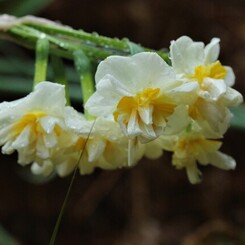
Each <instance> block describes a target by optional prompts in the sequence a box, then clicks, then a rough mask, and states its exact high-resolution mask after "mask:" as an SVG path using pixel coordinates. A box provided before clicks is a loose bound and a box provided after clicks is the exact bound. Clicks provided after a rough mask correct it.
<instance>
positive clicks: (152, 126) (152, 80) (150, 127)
mask: <svg viewBox="0 0 245 245" xmlns="http://www.w3.org/2000/svg"><path fill="white" fill-rule="evenodd" d="M95 80H96V89H97V91H96V92H95V93H94V94H93V95H92V96H91V97H90V99H89V100H88V102H87V103H86V105H85V108H86V109H87V110H88V111H89V113H90V114H92V115H95V116H104V117H110V116H112V115H113V117H114V120H115V121H117V122H118V123H119V124H120V127H121V129H122V130H123V132H124V134H125V135H127V136H128V137H129V138H130V139H133V138H135V137H139V138H140V140H141V142H147V141H149V140H153V139H155V138H157V137H158V136H159V135H161V134H162V133H164V134H173V133H176V132H179V131H180V130H182V129H183V128H184V127H186V125H187V124H188V123H189V120H188V113H187V106H186V105H187V104H189V103H191V102H192V101H193V100H194V98H195V94H196V93H195V90H196V88H197V84H195V83H192V84H184V85H183V84H182V83H181V82H178V81H176V77H175V74H174V72H173V70H172V68H171V67H170V66H168V65H167V63H165V61H164V60H163V59H162V58H161V57H160V56H158V55H157V54H156V53H150V52H143V53H139V54H136V55H134V56H132V57H122V56H110V57H108V58H107V59H105V60H104V61H102V62H101V63H100V64H99V66H98V69H97V72H96V75H95Z"/></svg>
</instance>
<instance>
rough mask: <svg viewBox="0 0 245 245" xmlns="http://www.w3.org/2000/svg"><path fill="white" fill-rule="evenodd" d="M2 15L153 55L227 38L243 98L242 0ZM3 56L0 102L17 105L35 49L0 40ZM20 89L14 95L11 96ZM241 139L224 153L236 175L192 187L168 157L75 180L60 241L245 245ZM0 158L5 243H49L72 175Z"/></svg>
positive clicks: (217, 174) (35, 7)
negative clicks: (184, 40) (175, 44)
mask: <svg viewBox="0 0 245 245" xmlns="http://www.w3.org/2000/svg"><path fill="white" fill-rule="evenodd" d="M0 12H1V13H8V14H13V15H16V16H23V15H26V14H33V15H37V16H40V17H45V18H48V19H51V20H55V21H56V20H58V21H60V22H61V23H63V24H66V25H70V26H72V27H74V28H77V29H83V30H85V31H87V32H94V31H95V32H98V33H99V34H101V35H105V36H109V37H118V38H123V37H127V38H129V39H130V40H131V41H133V42H136V43H141V44H142V45H143V46H145V47H149V48H153V49H161V48H166V47H168V46H169V43H170V41H171V40H172V39H177V38H178V37H179V36H181V35H189V36H190V37H192V38H193V40H195V41H198V40H199V41H203V42H205V43H208V42H209V41H210V39H211V38H212V37H220V38H221V55H220V60H221V62H222V63H223V64H225V65H230V66H232V67H233V68H234V71H235V73H236V76H237V80H236V85H235V88H236V89H238V90H239V91H240V92H241V93H242V94H243V95H245V59H244V57H245V15H244V13H245V1H244V0H232V1H230V0H203V1H201V0H182V1H177V0H123V1H118V0H107V1H99V0H80V1H78V0H76V1H75V0H69V1H65V0H59V1H58V0H22V1H18V0H8V1H7V0H1V1H0ZM0 54H1V56H0V80H1V91H0V96H1V97H0V100H1V101H4V100H13V99H16V98H20V97H21V96H23V95H24V93H25V92H27V91H28V90H29V91H30V89H31V87H32V85H31V80H32V75H33V69H34V64H33V57H34V52H32V51H27V50H25V49H23V48H20V47H18V46H16V45H13V44H11V43H8V42H6V41H1V42H0ZM74 79H76V76H74ZM13 84H16V86H17V85H18V86H19V87H18V86H17V87H18V88H17V90H16V91H13V92H12V93H6V91H7V88H8V86H9V85H11V86H12V87H13ZM75 106H78V105H75ZM244 139H245V132H244V131H242V130H239V129H235V128H231V129H230V130H229V131H228V133H227V134H226V135H225V138H224V140H223V142H224V143H223V146H222V151H223V152H225V153H226V154H230V155H232V156H233V157H234V158H235V159H236V160H237V168H236V170H235V171H229V172H226V171H222V170H219V169H215V168H213V167H205V168H201V170H202V172H203V181H202V183H201V184H199V185H195V186H193V185H191V184H190V183H189V182H188V180H187V177H186V174H185V171H184V170H182V171H179V170H176V169H175V168H174V167H173V166H171V162H170V159H171V156H170V154H168V153H166V154H164V156H163V157H162V158H161V159H159V160H156V161H152V160H151V161H149V160H147V159H143V160H142V161H141V162H140V164H138V165H137V166H136V167H134V168H133V169H123V170H116V171H112V172H110V171H100V170H97V171H95V172H94V173H93V174H91V175H89V176H79V175H77V176H76V179H75V183H74V186H73V188H72V193H71V196H70V198H69V202H68V204H67V207H66V211H65V214H64V217H63V220H62V223H61V227H60V231H59V233H58V237H57V244H61V245H66V244H86V245H87V244H88V245H90V244H91V245H100V244H106V245H107V244H113V245H114V244H115V245H126V244H127V245H128V244H130V245H131V244H132V245H138V244H141V245H142V244H143V245H158V244H162V245H175V244H176V245H177V244H181V245H209V244H210V245H226V244H227V245H228V244H229V245H242V244H245V187H244V186H245V185H244V178H245V165H244V160H245V157H244ZM0 161H1V164H0V224H1V226H0V244H1V245H2V244H3V245H5V244H7V245H8V244H33V245H35V244H37V245H39V244H40V245H41V244H48V241H49V239H50V236H51V233H52V230H53V227H54V224H55V221H56V218H57V216H58V213H59V211H60V207H61V205H62V202H63V200H64V196H65V193H66V191H67V188H68V185H69V182H70V179H71V178H70V177H71V176H70V177H66V178H52V179H48V180H44V179H36V178H32V176H31V175H30V174H28V172H27V171H26V169H25V170H24V169H23V168H21V167H19V166H18V165H17V163H16V156H15V155H11V156H3V155H2V156H1V157H0Z"/></svg>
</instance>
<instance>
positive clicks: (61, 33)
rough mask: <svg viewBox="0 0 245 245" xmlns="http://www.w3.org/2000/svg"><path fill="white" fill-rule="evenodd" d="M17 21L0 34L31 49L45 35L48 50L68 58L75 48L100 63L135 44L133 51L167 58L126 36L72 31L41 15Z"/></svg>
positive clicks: (130, 52)
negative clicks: (42, 17)
mask: <svg viewBox="0 0 245 245" xmlns="http://www.w3.org/2000/svg"><path fill="white" fill-rule="evenodd" d="M24 18H25V17H24ZM18 20H20V22H19V23H18V24H15V25H12V26H11V27H9V28H8V29H7V30H4V31H1V30H0V37H2V38H5V39H10V40H12V41H14V42H17V43H19V44H20V45H22V46H25V47H29V48H32V49H33V48H35V44H36V41H37V40H38V39H39V38H41V36H43V35H44V34H45V35H46V37H47V39H48V40H49V42H50V44H51V45H50V53H51V54H55V55H58V56H61V57H64V58H69V59H73V52H74V50H76V49H78V48H79V49H82V50H83V52H84V53H85V54H86V55H87V57H88V58H89V59H90V61H93V62H99V61H100V60H102V59H105V58H106V57H107V56H110V55H124V56H127V55H131V54H132V47H133V46H134V48H133V50H134V52H135V50H138V52H139V51H149V52H157V53H158V54H159V55H160V56H161V57H162V58H163V59H164V60H165V61H169V58H168V52H165V51H156V50H153V49H148V48H144V47H142V46H141V45H138V44H135V43H132V42H130V41H129V40H128V39H126V38H123V39H121V40H120V39H118V38H109V37H104V36H100V35H98V34H97V33H87V32H84V31H82V30H74V29H72V28H71V27H67V26H63V25H60V24H57V23H55V22H52V21H47V20H45V19H41V18H31V19H29V20H28V18H25V21H22V22H21V18H20V19H18ZM135 47H138V48H135ZM134 52H133V53H134Z"/></svg>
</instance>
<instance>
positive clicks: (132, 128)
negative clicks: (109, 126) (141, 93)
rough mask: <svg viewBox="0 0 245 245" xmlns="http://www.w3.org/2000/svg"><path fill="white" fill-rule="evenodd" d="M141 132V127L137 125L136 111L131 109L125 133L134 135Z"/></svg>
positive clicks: (129, 135) (130, 135)
mask: <svg viewBox="0 0 245 245" xmlns="http://www.w3.org/2000/svg"><path fill="white" fill-rule="evenodd" d="M140 133H141V129H140V127H139V123H138V118H137V112H136V110H133V111H132V113H131V115H130V118H129V121H128V125H127V135H128V137H135V136H137V135H139V134H140Z"/></svg>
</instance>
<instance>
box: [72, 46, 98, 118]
mask: <svg viewBox="0 0 245 245" xmlns="http://www.w3.org/2000/svg"><path fill="white" fill-rule="evenodd" d="M74 61H75V67H76V70H77V72H78V73H79V77H80V82H81V89H82V95H83V104H85V103H86V102H87V100H88V99H89V97H90V96H91V95H92V94H93V93H94V91H95V87H94V79H93V76H92V67H91V63H90V61H89V59H88V57H87V56H86V55H85V54H84V52H83V51H82V50H76V51H75V52H74ZM84 114H85V117H86V118H87V119H88V120H93V119H94V117H93V116H92V115H90V114H89V113H88V111H87V110H85V109H84Z"/></svg>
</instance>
